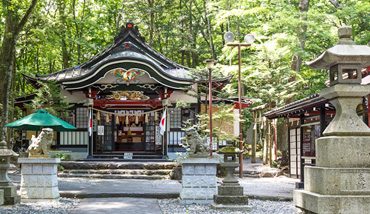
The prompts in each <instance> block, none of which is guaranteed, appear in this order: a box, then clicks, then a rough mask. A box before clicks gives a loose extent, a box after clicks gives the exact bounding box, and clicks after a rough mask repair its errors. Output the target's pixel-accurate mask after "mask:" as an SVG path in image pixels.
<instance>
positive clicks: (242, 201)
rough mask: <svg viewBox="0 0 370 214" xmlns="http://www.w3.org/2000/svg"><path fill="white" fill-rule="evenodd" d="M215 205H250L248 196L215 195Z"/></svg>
mask: <svg viewBox="0 0 370 214" xmlns="http://www.w3.org/2000/svg"><path fill="white" fill-rule="evenodd" d="M213 200H214V201H215V204H227V205H248V196H232V195H227V196H226V195H215V197H214V198H213Z"/></svg>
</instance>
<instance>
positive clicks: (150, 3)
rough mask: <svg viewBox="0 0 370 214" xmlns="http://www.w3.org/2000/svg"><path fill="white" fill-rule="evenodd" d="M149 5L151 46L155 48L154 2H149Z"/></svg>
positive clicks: (150, 0)
mask: <svg viewBox="0 0 370 214" xmlns="http://www.w3.org/2000/svg"><path fill="white" fill-rule="evenodd" d="M148 3H149V8H150V12H149V46H153V33H154V13H153V11H152V10H153V5H154V0H148Z"/></svg>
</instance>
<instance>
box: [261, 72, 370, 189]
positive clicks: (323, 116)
mask: <svg viewBox="0 0 370 214" xmlns="http://www.w3.org/2000/svg"><path fill="white" fill-rule="evenodd" d="M369 74H370V67H367V68H366V69H364V70H363V72H362V84H370V81H369V80H370V75H369ZM368 100H369V96H366V97H364V101H363V103H362V104H359V105H358V107H357V114H358V115H359V117H362V119H363V121H364V122H365V123H366V124H367V125H369V122H368V121H369V116H370V111H369V109H370V104H369V102H368ZM335 112H336V110H335V108H334V106H333V105H332V104H330V103H329V100H327V99H325V98H322V97H320V96H319V93H317V94H314V95H311V96H309V97H306V98H304V99H301V100H298V101H295V102H293V103H290V104H288V105H285V106H282V107H280V108H276V109H274V110H271V111H268V112H266V113H265V114H264V115H265V117H266V118H267V119H275V118H285V122H286V126H287V127H288V135H287V136H288V154H289V175H290V176H291V177H295V178H301V182H300V183H299V184H298V185H297V188H301V187H303V186H302V185H303V180H304V170H303V168H304V166H305V165H315V140H316V139H317V138H319V137H322V136H323V135H322V133H323V132H324V130H325V128H326V127H327V125H328V124H329V123H330V122H331V120H332V119H333V118H334V116H335Z"/></svg>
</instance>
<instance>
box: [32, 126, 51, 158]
mask: <svg viewBox="0 0 370 214" xmlns="http://www.w3.org/2000/svg"><path fill="white" fill-rule="evenodd" d="M53 131H54V130H53V129H50V128H45V129H42V131H41V133H40V135H39V136H38V137H37V138H36V137H35V135H32V139H31V142H32V143H31V145H30V146H29V147H28V157H49V156H50V155H49V148H50V146H51V143H52V140H53Z"/></svg>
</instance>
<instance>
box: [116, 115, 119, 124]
mask: <svg viewBox="0 0 370 214" xmlns="http://www.w3.org/2000/svg"><path fill="white" fill-rule="evenodd" d="M116 124H119V117H118V115H116Z"/></svg>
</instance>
